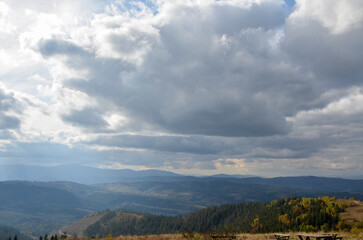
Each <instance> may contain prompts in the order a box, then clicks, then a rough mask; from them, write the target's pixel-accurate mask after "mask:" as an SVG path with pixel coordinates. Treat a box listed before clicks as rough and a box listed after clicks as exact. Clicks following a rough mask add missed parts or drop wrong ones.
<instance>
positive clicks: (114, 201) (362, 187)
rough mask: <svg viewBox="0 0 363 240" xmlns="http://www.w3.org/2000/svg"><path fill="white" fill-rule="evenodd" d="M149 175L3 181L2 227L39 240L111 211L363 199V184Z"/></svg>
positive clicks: (181, 211) (166, 211) (167, 211)
mask: <svg viewBox="0 0 363 240" xmlns="http://www.w3.org/2000/svg"><path fill="white" fill-rule="evenodd" d="M131 173H132V172H131ZM137 173H138V172H136V174H137ZM149 173H150V172H143V174H144V176H143V177H142V176H140V177H138V178H136V177H135V178H134V177H133V176H134V175H132V174H131V175H130V177H127V178H122V181H119V182H113V183H97V184H91V185H86V184H80V183H74V182H68V181H56V182H38V181H5V182H0V193H1V194H0V224H11V225H12V226H14V227H16V228H18V229H20V230H21V231H25V232H30V233H32V234H33V235H34V236H39V235H44V234H45V233H51V232H52V231H55V230H57V229H59V228H60V227H62V226H65V225H69V224H71V223H72V222H75V221H77V220H78V219H80V218H82V217H84V216H86V215H88V214H90V213H94V212H98V211H101V210H105V209H111V210H112V209H127V210H132V211H139V212H146V213H151V214H162V215H168V216H176V215H185V214H188V213H189V212H191V211H196V210H200V209H203V208H206V207H212V206H217V205H221V204H226V203H239V202H268V201H271V200H277V199H283V198H286V197H294V196H301V197H318V196H336V197H338V198H344V197H348V198H350V197H354V198H356V199H363V193H362V191H363V180H346V179H335V178H321V177H294V178H271V179H265V178H258V177H252V178H223V177H222V178H221V177H190V176H180V175H177V176H174V175H173V174H171V176H170V174H169V173H161V175H162V174H166V176H160V175H159V176H155V175H156V174H154V173H152V172H151V173H152V174H149ZM141 175H142V174H141Z"/></svg>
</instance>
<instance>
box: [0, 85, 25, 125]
mask: <svg viewBox="0 0 363 240" xmlns="http://www.w3.org/2000/svg"><path fill="white" fill-rule="evenodd" d="M20 110H21V106H20V103H19V101H18V100H17V99H16V98H15V97H14V94H13V93H11V92H10V91H9V90H7V89H6V88H5V87H4V86H3V85H1V84H0V130H4V129H5V130H6V129H17V128H19V126H20V119H19V118H18V117H17V116H16V113H19V111H20Z"/></svg>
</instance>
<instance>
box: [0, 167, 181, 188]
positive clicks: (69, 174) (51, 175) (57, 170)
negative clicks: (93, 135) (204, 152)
mask: <svg viewBox="0 0 363 240" xmlns="http://www.w3.org/2000/svg"><path fill="white" fill-rule="evenodd" d="M157 176H162V177H177V176H179V175H178V174H175V173H172V172H167V171H160V170H152V169H151V170H142V171H134V170H130V169H121V170H115V169H101V168H93V167H87V166H82V165H59V166H53V167H41V166H28V165H2V166H0V181H11V180H22V181H70V182H77V183H83V184H95V183H106V182H119V181H127V180H130V179H137V178H140V177H141V178H144V177H157Z"/></svg>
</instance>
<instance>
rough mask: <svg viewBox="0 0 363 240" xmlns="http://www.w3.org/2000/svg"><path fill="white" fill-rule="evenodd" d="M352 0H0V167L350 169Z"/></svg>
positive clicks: (357, 18)
mask: <svg viewBox="0 0 363 240" xmlns="http://www.w3.org/2000/svg"><path fill="white" fill-rule="evenodd" d="M362 39H363V1H361V0H319V1H316V0H296V1H293V0H286V1H282V0H173V1H167V0H144V1H131V0H128V1H123V0H113V1H112V0H107V1H105V0H77V1H70V0H0V166H1V165H6V164H26V165H39V166H54V165H60V164H81V165H87V166H94V167H100V168H113V169H121V168H130V169H135V170H140V169H161V170H167V171H173V172H177V173H182V174H192V175H209V174H218V173H225V174H242V175H258V176H266V177H273V176H295V175H299V176H301V175H317V176H339V177H356V176H362V172H363V164H362V163H363V161H362V156H363V46H362Z"/></svg>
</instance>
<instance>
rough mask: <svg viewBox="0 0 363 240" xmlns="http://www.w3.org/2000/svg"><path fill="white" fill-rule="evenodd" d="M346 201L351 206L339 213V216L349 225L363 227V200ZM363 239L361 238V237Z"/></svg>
mask: <svg viewBox="0 0 363 240" xmlns="http://www.w3.org/2000/svg"><path fill="white" fill-rule="evenodd" d="M345 201H348V202H349V203H350V204H351V206H350V207H349V208H348V209H346V211H345V212H343V213H341V214H340V218H341V219H343V220H344V222H345V223H346V224H347V225H349V226H352V227H353V226H354V227H361V228H362V227H363V202H360V201H356V200H353V201H352V200H345ZM362 239H363V238H362Z"/></svg>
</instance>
